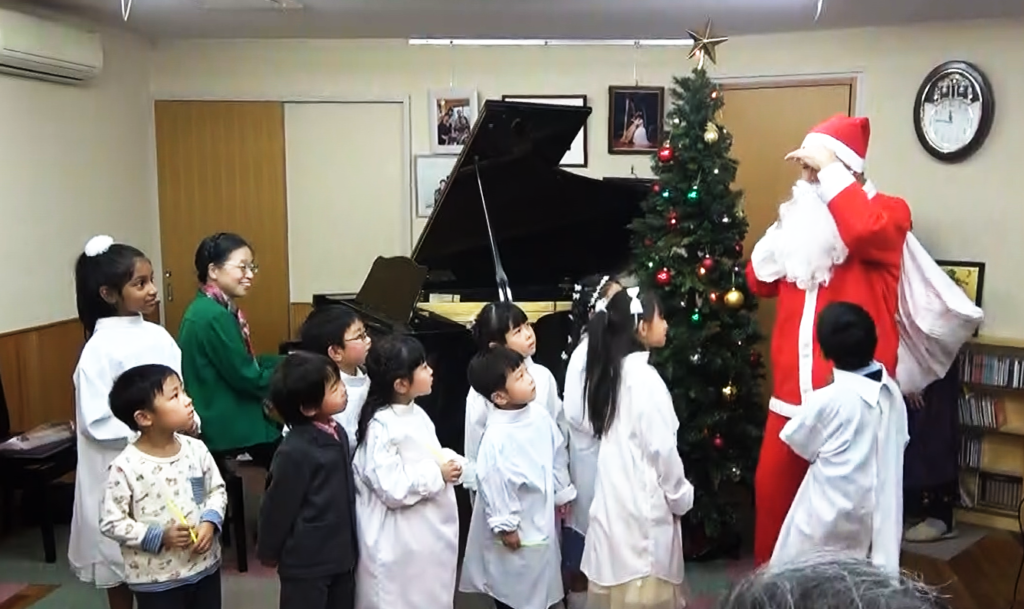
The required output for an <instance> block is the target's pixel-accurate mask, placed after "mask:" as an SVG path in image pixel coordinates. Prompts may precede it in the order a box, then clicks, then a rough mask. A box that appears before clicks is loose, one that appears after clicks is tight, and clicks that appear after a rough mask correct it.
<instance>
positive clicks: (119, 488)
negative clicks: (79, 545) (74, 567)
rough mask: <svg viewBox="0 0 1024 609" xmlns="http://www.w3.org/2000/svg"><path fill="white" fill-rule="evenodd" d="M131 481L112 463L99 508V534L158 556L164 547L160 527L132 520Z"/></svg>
mask: <svg viewBox="0 0 1024 609" xmlns="http://www.w3.org/2000/svg"><path fill="white" fill-rule="evenodd" d="M131 478H132V476H130V475H129V473H128V472H126V471H125V470H124V469H123V468H122V467H121V465H120V464H118V463H113V464H111V466H110V472H109V474H108V475H107V485H106V489H105V490H104V493H103V504H102V505H101V506H100V532H101V533H103V535H105V536H106V537H109V538H110V539H113V540H114V541H116V542H117V543H118V544H120V545H122V546H128V547H132V548H141V549H142V550H145V551H146V552H149V553H151V554H158V553H159V552H160V548H161V546H162V545H163V539H164V530H163V527H161V526H160V525H158V524H150V525H145V524H142V523H141V522H138V521H137V520H135V519H134V518H132V494H133V493H132V487H131V484H129V480H130V479H131Z"/></svg>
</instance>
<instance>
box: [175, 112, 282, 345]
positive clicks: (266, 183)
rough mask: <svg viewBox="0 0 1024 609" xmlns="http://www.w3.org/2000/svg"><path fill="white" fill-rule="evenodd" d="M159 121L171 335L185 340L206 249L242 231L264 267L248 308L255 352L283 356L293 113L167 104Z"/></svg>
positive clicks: (246, 302) (246, 301) (247, 300)
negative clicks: (288, 142)
mask: <svg viewBox="0 0 1024 609" xmlns="http://www.w3.org/2000/svg"><path fill="white" fill-rule="evenodd" d="M155 121H156V147H157V179H158V183H159V194H160V245H161V252H162V254H163V268H164V294H163V299H164V302H165V305H164V310H165V311H166V324H167V329H168V330H169V331H170V332H171V333H172V334H175V335H176V334H177V332H178V326H179V324H180V323H181V316H182V314H183V313H184V311H185V308H186V307H187V306H188V304H189V303H190V302H191V301H192V299H193V298H194V295H195V292H196V288H197V279H196V272H195V262H194V261H195V251H196V247H197V246H198V245H199V242H200V241H201V240H202V239H203V237H205V236H207V235H210V234H213V233H217V232H222V231H223V232H234V233H238V234H240V235H242V236H243V237H244V238H245V239H246V240H247V241H249V243H251V244H252V246H253V250H254V251H255V255H256V261H257V262H258V263H259V266H260V272H259V275H258V276H257V277H256V280H255V281H254V283H253V289H252V292H251V293H250V294H249V295H248V296H247V297H246V298H245V299H244V300H243V301H241V302H240V305H241V307H242V309H243V310H244V311H245V313H246V316H247V317H248V319H249V323H250V325H251V327H252V337H253V347H254V348H255V349H256V350H257V351H258V352H260V353H276V352H277V346H278V344H279V343H280V342H281V341H284V340H287V338H288V226H287V217H288V214H287V195H286V190H285V142H284V139H285V138H284V105H283V104H281V103H279V102H220V101H218V102H206V101H158V102H156V105H155Z"/></svg>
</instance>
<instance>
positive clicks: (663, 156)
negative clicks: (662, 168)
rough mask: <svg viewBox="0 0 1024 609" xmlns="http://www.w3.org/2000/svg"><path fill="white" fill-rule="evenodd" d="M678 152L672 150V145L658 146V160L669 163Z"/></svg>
mask: <svg viewBox="0 0 1024 609" xmlns="http://www.w3.org/2000/svg"><path fill="white" fill-rule="evenodd" d="M675 155H676V152H675V150H672V146H662V147H661V148H658V160H659V161H661V162H662V163H669V162H671V161H672V159H673V158H674V157H675Z"/></svg>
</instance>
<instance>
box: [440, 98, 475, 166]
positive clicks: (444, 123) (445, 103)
mask: <svg viewBox="0 0 1024 609" xmlns="http://www.w3.org/2000/svg"><path fill="white" fill-rule="evenodd" d="M429 97H430V129H431V135H430V152H432V153H434V154H459V153H460V152H462V147H463V146H464V145H466V142H468V141H469V134H470V132H471V131H472V130H473V125H474V124H475V123H476V117H477V115H478V113H479V106H478V105H477V93H476V90H475V89H433V90H431V91H430V96H429Z"/></svg>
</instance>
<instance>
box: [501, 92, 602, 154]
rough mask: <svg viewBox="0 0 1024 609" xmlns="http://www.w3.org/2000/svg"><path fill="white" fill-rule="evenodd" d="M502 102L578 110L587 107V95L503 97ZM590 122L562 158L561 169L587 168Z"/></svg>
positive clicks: (584, 125)
mask: <svg viewBox="0 0 1024 609" xmlns="http://www.w3.org/2000/svg"><path fill="white" fill-rule="evenodd" d="M501 101H510V102H527V103H533V104H553V105H556V106H574V107H578V108H586V107H587V96H586V95H502V96H501ZM589 122H590V121H589V120H588V121H587V123H584V124H583V129H580V132H579V133H577V134H576V139H574V140H573V141H572V146H570V147H569V150H568V151H566V153H565V156H563V157H562V160H561V162H560V163H558V166H559V167H586V166H587V146H588V144H587V126H588V123H589Z"/></svg>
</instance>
